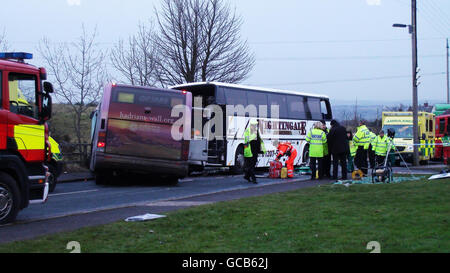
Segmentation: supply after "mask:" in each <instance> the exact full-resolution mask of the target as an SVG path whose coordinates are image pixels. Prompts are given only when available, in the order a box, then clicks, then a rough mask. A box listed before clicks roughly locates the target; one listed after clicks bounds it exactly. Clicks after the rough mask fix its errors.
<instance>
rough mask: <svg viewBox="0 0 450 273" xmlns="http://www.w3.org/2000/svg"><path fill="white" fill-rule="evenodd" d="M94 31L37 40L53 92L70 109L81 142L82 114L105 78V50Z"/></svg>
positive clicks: (94, 99) (96, 96)
mask: <svg viewBox="0 0 450 273" xmlns="http://www.w3.org/2000/svg"><path fill="white" fill-rule="evenodd" d="M96 36H97V31H96V30H94V32H93V33H92V34H88V33H87V32H86V29H85V28H84V26H82V34H81V36H79V37H78V38H77V40H76V41H74V42H72V43H69V44H67V43H63V44H56V45H55V44H52V43H51V42H50V41H49V40H48V39H47V38H43V40H42V41H41V42H40V43H39V48H38V51H39V53H40V54H41V55H42V56H43V58H44V60H45V62H46V65H47V67H48V70H49V75H50V76H52V77H53V80H54V82H55V83H56V88H55V95H56V97H57V98H58V99H60V100H62V101H64V102H66V103H67V104H68V105H69V106H70V108H71V109H72V114H73V117H74V118H73V128H74V130H75V132H76V137H77V140H78V143H81V142H82V138H83V136H82V132H81V121H82V115H83V114H84V113H86V112H87V110H88V108H89V107H90V106H91V105H92V104H96V103H97V102H98V100H99V98H100V95H101V91H102V88H103V85H104V83H105V82H106V81H107V78H108V76H107V71H106V67H105V63H104V61H105V57H106V54H105V53H104V52H103V51H102V50H100V49H99V48H98V46H97V44H96V43H95V39H96Z"/></svg>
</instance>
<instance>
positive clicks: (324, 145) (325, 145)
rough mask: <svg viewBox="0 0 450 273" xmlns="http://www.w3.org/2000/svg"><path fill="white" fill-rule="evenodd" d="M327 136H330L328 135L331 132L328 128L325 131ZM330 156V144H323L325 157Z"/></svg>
mask: <svg viewBox="0 0 450 273" xmlns="http://www.w3.org/2000/svg"><path fill="white" fill-rule="evenodd" d="M324 132H325V136H326V135H328V133H329V132H330V130H328V128H326V129H325V131H324ZM327 155H328V143H324V144H323V156H327Z"/></svg>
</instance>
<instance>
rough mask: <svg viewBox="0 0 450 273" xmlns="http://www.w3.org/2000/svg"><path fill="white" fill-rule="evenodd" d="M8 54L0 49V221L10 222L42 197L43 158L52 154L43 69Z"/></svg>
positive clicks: (45, 192)
mask: <svg viewBox="0 0 450 273" xmlns="http://www.w3.org/2000/svg"><path fill="white" fill-rule="evenodd" d="M12 54H16V53H0V224H3V223H7V222H11V221H13V220H14V219H15V217H16V215H17V213H18V211H19V210H21V209H23V208H25V207H27V206H28V205H29V204H30V203H42V202H45V201H46V199H47V196H48V183H47V178H48V175H49V174H48V168H47V167H46V165H45V163H46V161H47V160H48V159H49V158H50V156H51V153H50V144H49V142H48V126H47V124H46V123H45V121H46V120H48V119H49V118H50V116H51V114H50V113H51V98H50V96H49V94H48V93H51V92H53V87H52V86H51V84H50V83H45V84H44V85H43V83H42V80H45V78H46V71H45V69H44V68H37V67H35V66H32V65H29V64H26V63H24V60H23V59H21V58H20V57H17V58H16V57H11V56H13V55H12ZM20 54H28V55H29V56H31V54H29V53H19V55H18V56H22V55H20ZM28 55H25V56H28ZM14 56H16V55H14ZM27 59H29V58H28V57H27ZM44 86H45V88H44ZM43 89H46V92H44V90H43ZM24 91H26V92H28V93H27V95H28V97H29V101H28V100H27V99H25V96H24V95H23V94H22V92H24ZM44 100H46V103H44Z"/></svg>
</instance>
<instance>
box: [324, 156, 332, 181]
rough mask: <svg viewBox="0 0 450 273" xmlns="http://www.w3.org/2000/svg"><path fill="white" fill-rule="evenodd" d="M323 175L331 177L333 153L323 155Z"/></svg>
mask: <svg viewBox="0 0 450 273" xmlns="http://www.w3.org/2000/svg"><path fill="white" fill-rule="evenodd" d="M322 166H323V171H322V172H323V176H326V177H330V169H331V154H328V155H326V156H324V157H323V163H322Z"/></svg>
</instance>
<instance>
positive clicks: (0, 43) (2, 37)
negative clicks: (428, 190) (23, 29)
mask: <svg viewBox="0 0 450 273" xmlns="http://www.w3.org/2000/svg"><path fill="white" fill-rule="evenodd" d="M8 47H9V46H8V42H7V41H6V32H5V31H4V30H3V33H0V50H1V51H7V50H8Z"/></svg>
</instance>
